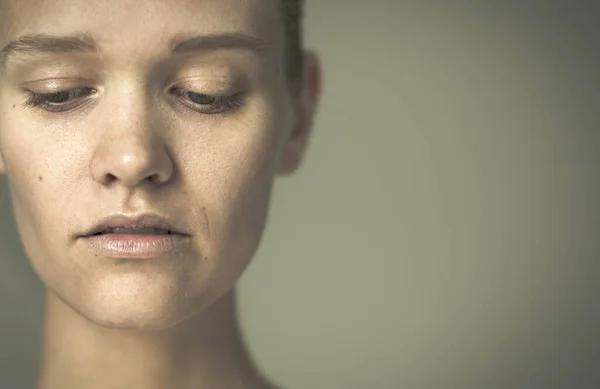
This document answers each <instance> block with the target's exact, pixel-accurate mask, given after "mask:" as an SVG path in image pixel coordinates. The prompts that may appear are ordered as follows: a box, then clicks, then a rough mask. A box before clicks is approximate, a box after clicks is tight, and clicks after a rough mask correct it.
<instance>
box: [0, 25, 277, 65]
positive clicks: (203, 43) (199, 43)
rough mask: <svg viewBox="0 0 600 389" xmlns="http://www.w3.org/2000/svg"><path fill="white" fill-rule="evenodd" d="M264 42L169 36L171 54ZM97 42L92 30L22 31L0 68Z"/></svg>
mask: <svg viewBox="0 0 600 389" xmlns="http://www.w3.org/2000/svg"><path fill="white" fill-rule="evenodd" d="M265 47H266V45H265V42H264V41H262V40H261V39H259V38H256V37H253V36H250V35H246V34H241V33H221V34H213V35H192V36H189V35H178V36H176V37H174V38H173V39H172V40H171V44H170V49H171V54H172V55H174V54H178V53H189V52H195V51H215V50H219V49H244V50H250V51H253V52H256V53H259V54H260V53H261V52H262V51H264V49H265ZM99 51H100V50H99V46H98V44H97V43H96V40H95V39H94V37H93V36H92V35H91V34H88V33H78V34H73V35H69V36H53V35H48V34H29V35H23V36H21V37H19V38H17V39H15V40H13V41H12V42H10V43H8V44H7V45H6V46H5V47H4V48H3V49H2V50H1V51H0V68H4V67H5V66H6V63H7V62H8V60H9V59H10V58H11V57H13V56H16V55H18V54H29V55H35V54H44V53H73V52H77V53H98V52H99Z"/></svg>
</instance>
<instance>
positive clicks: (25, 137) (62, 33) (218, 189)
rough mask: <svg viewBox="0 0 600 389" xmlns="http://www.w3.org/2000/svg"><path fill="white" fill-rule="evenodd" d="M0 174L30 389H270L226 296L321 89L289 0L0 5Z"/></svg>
mask: <svg viewBox="0 0 600 389" xmlns="http://www.w3.org/2000/svg"><path fill="white" fill-rule="evenodd" d="M0 4H1V10H0V11H1V12H0V15H1V16H0V18H1V19H2V20H0V23H1V24H0V48H3V49H2V52H1V55H0V66H1V78H0V173H1V174H6V176H7V180H8V183H9V193H10V196H11V199H12V203H13V213H14V216H15V220H16V224H17V228H18V231H19V234H20V237H21V241H22V244H23V247H24V250H25V253H26V254H27V256H28V258H29V260H30V261H31V264H32V266H33V268H34V270H35V272H36V273H37V274H38V275H39V277H40V279H41V280H42V282H43V283H44V284H45V286H46V299H45V300H46V311H45V322H44V344H43V348H42V358H41V364H40V371H39V377H38V384H37V388H38V389H55V388H61V389H71V388H78V389H82V388H85V389H93V388H103V389H108V388H128V389H136V388H144V389H154V388H156V389H158V388H161V389H164V388H170V389H188V388H195V389H198V388H211V389H218V388H227V389H233V388H244V389H248V388H253V389H254V388H272V387H273V386H272V384H270V383H269V382H268V380H267V379H266V378H265V377H264V376H263V375H262V374H261V372H260V371H259V370H258V369H257V367H256V366H255V365H254V364H253V363H252V361H251V358H250V357H249V355H248V353H247V352H246V349H245V347H244V343H243V339H242V337H241V335H240V333H239V330H238V325H237V322H236V314H235V296H234V284H235V282H236V280H238V279H239V277H240V276H241V274H242V272H243V271H244V269H245V268H246V266H247V265H248V263H249V261H250V260H251V258H252V257H253V255H254V253H255V251H256V248H257V246H258V244H259V241H260V238H261V235H262V232H263V227H264V224H265V219H266V215H267V209H268V203H269V196H270V192H271V187H272V183H273V179H274V177H275V176H276V175H278V174H288V173H291V172H293V171H295V170H296V169H297V168H298V166H299V164H300V162H301V159H302V155H303V153H304V150H305V148H306V145H307V142H308V139H309V135H310V129H311V123H312V118H313V115H314V111H315V106H316V103H317V99H318V93H319V66H318V63H317V60H316V58H315V56H314V55H313V54H311V53H305V52H303V51H301V44H300V43H301V39H300V28H299V21H300V15H301V12H300V10H301V6H302V5H301V4H300V1H299V0H176V1H173V0H169V1H165V0H145V1H143V2H140V1H137V0H97V1H90V0H69V1H66V0H46V1H43V2H42V1H35V0H0Z"/></svg>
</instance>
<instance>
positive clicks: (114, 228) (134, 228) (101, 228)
mask: <svg viewBox="0 0 600 389" xmlns="http://www.w3.org/2000/svg"><path fill="white" fill-rule="evenodd" d="M102 235H109V236H110V235H189V234H186V233H185V230H184V229H182V228H179V227H176V223H175V221H174V220H173V221H172V220H170V219H168V218H166V217H162V216H159V215H157V214H144V215H131V216H129V215H125V214H121V213H118V214H113V215H112V216H108V217H106V218H103V219H101V220H99V221H98V222H97V223H96V224H95V225H93V226H92V227H90V228H89V229H87V231H84V232H83V233H82V234H80V235H79V237H84V238H85V237H92V236H102Z"/></svg>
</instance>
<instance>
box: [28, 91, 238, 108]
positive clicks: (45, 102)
mask: <svg viewBox="0 0 600 389" xmlns="http://www.w3.org/2000/svg"><path fill="white" fill-rule="evenodd" d="M169 92H170V93H172V94H174V95H175V96H176V97H178V98H181V99H182V104H184V105H186V106H187V107H188V108H191V109H192V110H194V111H197V112H200V113H202V114H207V115H214V114H219V113H227V112H230V111H234V110H236V109H238V108H239V107H240V106H241V105H242V94H241V93H238V94H235V95H232V96H213V95H206V94H202V93H195V92H191V91H188V90H185V89H183V88H177V87H173V88H171V89H170V90H169ZM94 93H96V90H95V89H93V88H77V89H70V90H65V91H60V92H53V93H35V92H32V91H27V94H28V97H27V99H26V100H25V102H24V103H23V105H22V106H23V108H40V109H43V110H46V111H49V112H66V111H68V110H69V109H71V108H76V107H78V106H80V105H81V104H78V105H76V106H73V102H74V101H75V102H76V101H78V100H79V99H80V98H81V97H82V96H83V97H85V96H90V95H92V94H94ZM65 94H66V96H65ZM61 95H62V96H61ZM59 96H60V97H63V98H66V100H67V101H66V102H62V103H56V102H52V99H53V98H56V97H59ZM190 97H195V98H200V99H205V100H208V102H207V103H205V104H201V103H196V102H194V101H192V100H191V99H190ZM61 100H62V99H61Z"/></svg>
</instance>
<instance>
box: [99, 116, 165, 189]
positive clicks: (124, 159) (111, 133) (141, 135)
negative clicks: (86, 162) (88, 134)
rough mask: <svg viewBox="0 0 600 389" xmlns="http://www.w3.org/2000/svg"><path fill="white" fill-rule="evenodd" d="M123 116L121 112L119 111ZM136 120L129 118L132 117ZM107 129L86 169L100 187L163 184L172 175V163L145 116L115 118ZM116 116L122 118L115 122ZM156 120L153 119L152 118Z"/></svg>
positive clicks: (154, 129) (148, 118)
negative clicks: (149, 183)
mask: <svg viewBox="0 0 600 389" xmlns="http://www.w3.org/2000/svg"><path fill="white" fill-rule="evenodd" d="M122 113H123V112H122ZM136 115H137V118H138V119H132V118H134V117H136ZM115 116H116V119H114V120H112V121H111V126H110V127H111V128H112V129H110V130H108V131H104V136H103V138H102V140H101V141H100V142H99V144H98V146H97V147H96V149H95V153H94V156H93V158H92V160H91V164H90V170H91V173H92V176H93V179H94V180H95V181H96V182H98V183H100V184H101V185H103V186H110V185H116V184H120V185H122V186H126V187H127V188H130V189H131V188H134V187H136V186H139V185H142V184H144V183H148V182H151V183H154V184H163V183H165V182H167V181H169V179H170V178H171V176H172V174H173V168H174V167H173V160H172V158H171V157H170V155H169V153H168V150H167V145H166V144H165V142H164V141H163V139H161V137H160V134H159V131H157V127H158V126H159V125H157V124H156V121H155V122H154V124H155V125H154V126H152V125H151V124H149V122H151V121H152V120H151V119H150V116H151V115H150V114H149V113H147V114H146V113H144V112H140V110H138V112H137V113H134V114H133V115H132V112H129V114H123V115H115ZM119 117H121V118H125V119H118V118H119ZM155 119H156V118H155Z"/></svg>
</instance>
